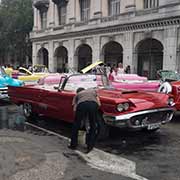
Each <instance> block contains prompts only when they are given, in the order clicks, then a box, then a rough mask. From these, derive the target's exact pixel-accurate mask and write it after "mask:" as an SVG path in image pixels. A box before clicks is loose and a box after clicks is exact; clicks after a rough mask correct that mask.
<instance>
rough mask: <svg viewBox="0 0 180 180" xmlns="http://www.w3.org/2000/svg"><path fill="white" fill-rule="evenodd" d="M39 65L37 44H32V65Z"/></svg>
mask: <svg viewBox="0 0 180 180" xmlns="http://www.w3.org/2000/svg"><path fill="white" fill-rule="evenodd" d="M35 64H38V62H37V49H36V43H32V65H33V66H34V65H35Z"/></svg>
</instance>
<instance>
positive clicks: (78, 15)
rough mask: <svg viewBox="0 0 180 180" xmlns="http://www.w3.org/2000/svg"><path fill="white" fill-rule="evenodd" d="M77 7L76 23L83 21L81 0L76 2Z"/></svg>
mask: <svg viewBox="0 0 180 180" xmlns="http://www.w3.org/2000/svg"><path fill="white" fill-rule="evenodd" d="M75 6H76V8H75V9H76V11H75V17H76V21H81V13H80V4H79V0H75Z"/></svg>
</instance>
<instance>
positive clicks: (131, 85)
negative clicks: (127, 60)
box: [38, 74, 160, 91]
mask: <svg viewBox="0 0 180 180" xmlns="http://www.w3.org/2000/svg"><path fill="white" fill-rule="evenodd" d="M62 76H63V74H58V75H57V74H54V75H51V74H50V75H48V76H46V77H43V78H41V79H40V80H39V82H38V83H39V84H41V85H42V84H47V85H51V84H59V82H60V79H61V77H62ZM110 83H111V86H113V87H114V88H116V89H127V90H143V91H157V89H158V88H159V86H160V82H159V81H148V80H147V77H143V76H138V75H137V74H122V75H118V76H117V77H116V79H115V80H114V81H111V82H110ZM99 86H101V84H99Z"/></svg>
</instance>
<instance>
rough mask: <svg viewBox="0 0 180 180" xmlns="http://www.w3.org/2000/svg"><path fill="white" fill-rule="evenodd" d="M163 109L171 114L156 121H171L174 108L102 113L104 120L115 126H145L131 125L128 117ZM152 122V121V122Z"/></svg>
mask: <svg viewBox="0 0 180 180" xmlns="http://www.w3.org/2000/svg"><path fill="white" fill-rule="evenodd" d="M163 111H171V114H170V116H169V117H167V118H166V119H163V120H161V122H157V123H160V124H166V123H168V122H169V121H171V119H172V117H173V115H174V112H175V108H161V109H151V110H145V111H139V112H134V113H129V114H123V115H119V116H109V115H103V118H104V121H105V123H106V124H107V125H110V126H115V127H130V128H136V129H137V128H145V127H147V126H148V125H137V126H136V125H132V124H131V121H130V119H131V118H132V117H134V116H137V115H143V114H148V113H156V112H163ZM153 124H154V123H153Z"/></svg>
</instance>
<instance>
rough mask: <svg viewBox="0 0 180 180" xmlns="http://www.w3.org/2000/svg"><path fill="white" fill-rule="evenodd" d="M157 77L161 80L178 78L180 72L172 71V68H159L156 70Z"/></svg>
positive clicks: (179, 77) (179, 78) (176, 79)
mask: <svg viewBox="0 0 180 180" xmlns="http://www.w3.org/2000/svg"><path fill="white" fill-rule="evenodd" d="M157 77H158V79H160V80H161V81H162V82H164V81H178V80H180V74H179V73H178V72H176V71H172V70H159V71H157Z"/></svg>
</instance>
